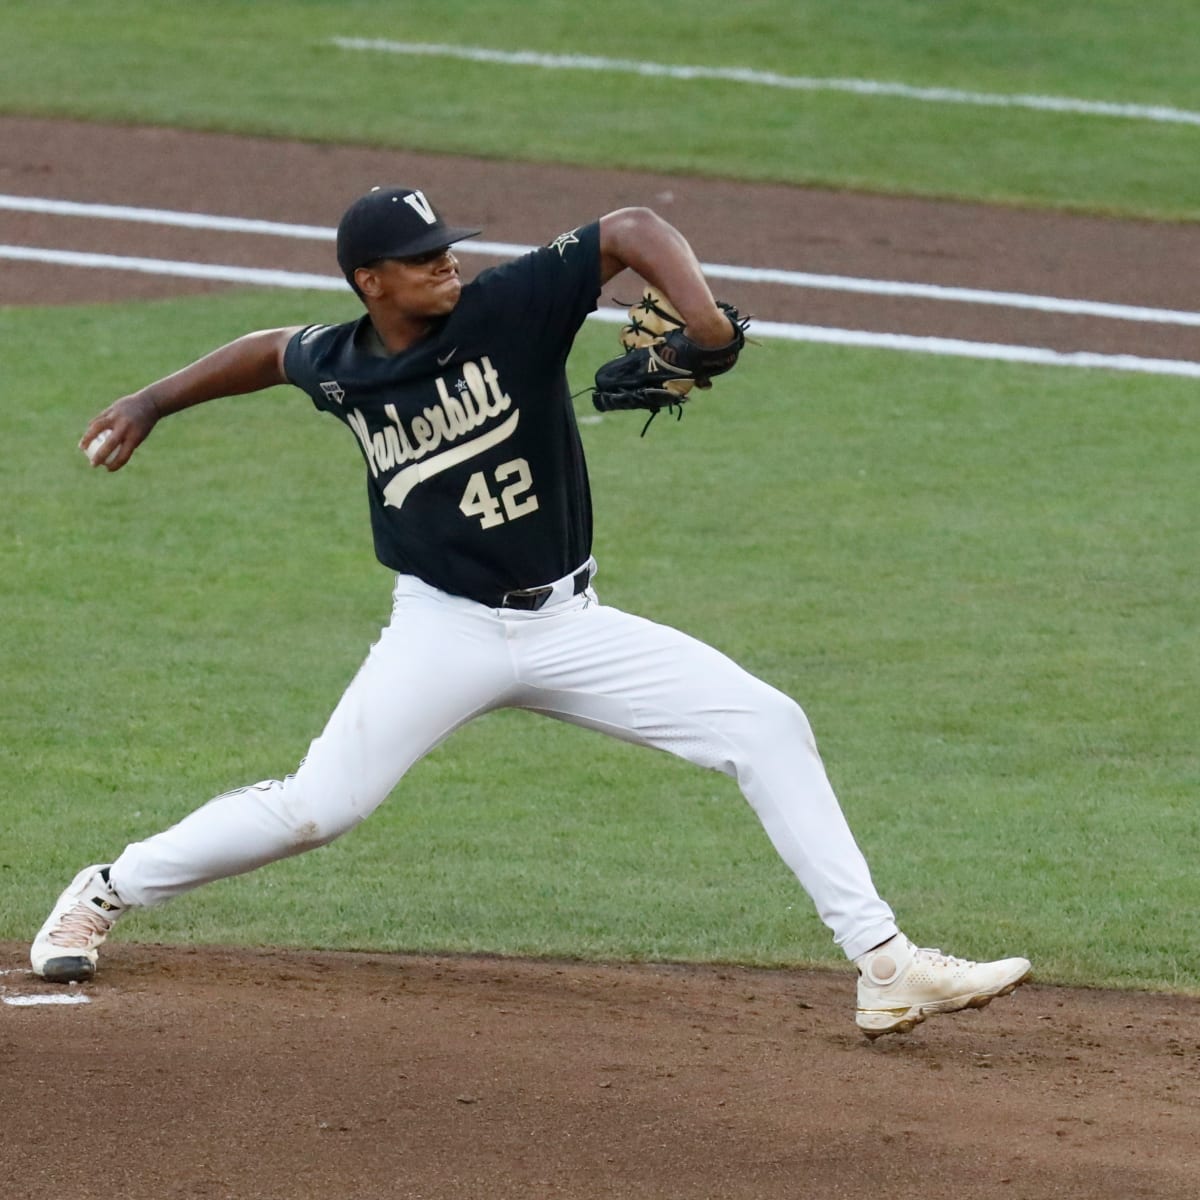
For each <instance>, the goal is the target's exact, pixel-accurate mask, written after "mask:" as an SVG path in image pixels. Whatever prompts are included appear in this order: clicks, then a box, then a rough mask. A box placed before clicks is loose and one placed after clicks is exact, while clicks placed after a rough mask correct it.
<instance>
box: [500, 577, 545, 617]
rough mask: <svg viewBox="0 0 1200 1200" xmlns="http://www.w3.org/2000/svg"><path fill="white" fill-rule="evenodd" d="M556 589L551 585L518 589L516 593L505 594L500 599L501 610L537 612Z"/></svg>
mask: <svg viewBox="0 0 1200 1200" xmlns="http://www.w3.org/2000/svg"><path fill="white" fill-rule="evenodd" d="M553 591H554V588H553V587H551V586H550V584H546V585H545V586H544V587H536V588H518V589H517V590H516V591H512V592H505V593H504V595H503V596H501V597H500V607H501V608H516V609H523V610H525V611H526V612H537V610H538V609H539V608H541V607H542V606H543V605H544V604H545V603H546V601H547V600H549V599H550V593H551V592H553Z"/></svg>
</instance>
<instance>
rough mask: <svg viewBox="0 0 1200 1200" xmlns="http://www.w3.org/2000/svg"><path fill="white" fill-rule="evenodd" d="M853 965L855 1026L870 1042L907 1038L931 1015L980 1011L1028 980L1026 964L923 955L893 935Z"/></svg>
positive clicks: (1018, 960)
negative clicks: (894, 1036)
mask: <svg viewBox="0 0 1200 1200" xmlns="http://www.w3.org/2000/svg"><path fill="white" fill-rule="evenodd" d="M856 961H857V964H858V969H859V972H860V974H859V978H858V1012H857V1014H856V1016H855V1021H856V1022H857V1024H858V1027H859V1029H861V1030H862V1031H863V1033H865V1034H866V1035H867V1037H869V1038H877V1037H882V1035H883V1034H885V1033H908V1032H909V1030H910V1029H912V1028H913V1026H915V1025H919V1024H920V1023H921V1022H922V1021H924V1020H925V1018H926V1017H928V1016H932V1015H933V1014H935V1013H950V1012H958V1011H959V1010H960V1009H964V1008H985V1007H986V1006H987V1005H988V1004H990V1003H991V1002H992V1001H993V1000H994V999H995V998H996V997H997V996H1007V995H1008V994H1009V992H1011V991H1013V989H1014V988H1017V987H1019V986H1020V985H1021V984H1023V983H1025V982H1026V981H1027V980H1028V979H1029V974H1030V966H1029V960H1028V959H1025V958H1002V959H1000V960H999V961H998V962H971V961H969V960H968V959H964V958H954V957H952V956H951V955H949V954H943V953H942V952H941V951H940V950H923V949H921V948H920V947H918V946H914V945H913V944H912V942H910V941H909V940H908V938H906V937H905V936H904V935H903V934H897V935H896V936H895V937H894V938H892V940H891V941H889V942H885V943H884V944H883V945H882V946H879V947H877V948H876V949H875V950H872V951H870V952H869V953H867V954H864V955H863V956H862V957H861V958H859V959H858V960H856Z"/></svg>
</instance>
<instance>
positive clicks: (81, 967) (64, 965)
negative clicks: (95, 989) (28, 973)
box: [35, 954, 96, 983]
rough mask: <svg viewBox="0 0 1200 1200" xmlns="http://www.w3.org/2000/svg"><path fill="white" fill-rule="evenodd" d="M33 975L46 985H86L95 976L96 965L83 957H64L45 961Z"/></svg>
mask: <svg viewBox="0 0 1200 1200" xmlns="http://www.w3.org/2000/svg"><path fill="white" fill-rule="evenodd" d="M35 974H37V975H40V976H41V977H42V978H43V979H44V980H46V982H47V983H86V982H87V981H88V980H89V979H91V978H92V977H93V976H94V975H95V974H96V964H95V963H94V962H92V961H91V959H89V958H84V957H83V955H74V954H72V955H64V956H63V957H62V958H51V959H47V960H46V963H45V965H44V966H43V967H42V969H41V970H40V971H37V972H35Z"/></svg>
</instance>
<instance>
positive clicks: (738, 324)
mask: <svg viewBox="0 0 1200 1200" xmlns="http://www.w3.org/2000/svg"><path fill="white" fill-rule="evenodd" d="M718 307H719V308H720V310H721V312H722V313H724V315H725V317H726V319H727V323H728V333H729V337H728V340H726V341H724V342H720V343H718V344H716V345H708V344H706V343H705V342H700V341H694V340H693V339H692V338H691V337H689V336H688V334H687V332H686V330H685V328H684V320H683V318H682V317H681V316H680V314H679V312H678V311H677V310H676V309H675V308H674V306H673V305H672V304H671V303H670V301H669V300H667V299H666V297H665V296H662V295H660V294H659V293H658V292H656V291H654V290H653V289H650V288H647V290H646V292H645V293H644V295H643V296H642V299H641V300H640V301H638V303H636V304H634V305H632V306H631V307H630V309H629V324H628V325H624V326H622V328H621V345H622V346H624V347H625V353H624V354H622V355H620V357H618V358H614V359H611V360H610V361H609V362H606V363H604V364H603V365H602V366H601V367H600V369H599V370H598V371H597V372H596V381H595V387H594V389H593V391H592V403H593V405H594V406H595V407H596V408H597V409H598V410H599V411H600V412H616V411H620V410H625V409H635V408H637V409H642V410H644V411H648V412H649V413H650V416H651V419H653V417H654V416H656V415H657V414H658V413H659V412H661V411H662V410H663V409H664V408H667V409H677V410H678V412H679V414H680V415H681V416H682V414H683V407H682V406H683V404H684V402H685V401H686V399H687V397H688V394H689V393H690V392H691V390H692V388H694V387H700V388H707V387H710V386H711V383H712V378H713V376H714V375H723V374H724V373H725V372H726V371H729V370H732V368H733V366H734V364H735V363H736V362H737V360H738V355H739V354H740V353H741V351H742V347H743V346H744V345H745V344H746V336H745V331H746V326H747V325H749V323H750V321H749V318H748V317H743V316H742V315H741V314H740V313H739V312H738V310H737V309H736V308H734V307H733V305H731V304H725V303H723V302H721V301H718ZM649 424H650V422H649V421H647V422H646V427H648V426H649ZM642 432H643V433H645V432H646V429H645V428H643V430H642Z"/></svg>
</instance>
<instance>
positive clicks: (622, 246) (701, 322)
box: [600, 208, 732, 346]
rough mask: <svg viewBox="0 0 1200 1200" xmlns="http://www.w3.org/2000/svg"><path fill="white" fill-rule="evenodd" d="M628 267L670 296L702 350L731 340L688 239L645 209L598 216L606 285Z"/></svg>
mask: <svg viewBox="0 0 1200 1200" xmlns="http://www.w3.org/2000/svg"><path fill="white" fill-rule="evenodd" d="M626 267H629V268H631V269H632V270H634V271H636V272H637V273H638V274H639V275H640V276H641V277H642V278H643V279H645V280H646V281H647V282H648V283H652V284H653V285H654V286H655V287H656V288H658V289H659V290H660V291H661V292H663V293H664V294H665V295H667V296H669V297H670V298H671V302H672V303H673V304H674V305H675V307H676V308H677V309H678V310H679V314H680V316H682V317H683V319H684V320H685V321H686V322H687V333H688V337H690V338H691V339H692V341H694V342H696V343H697V344H698V345H701V346H721V345H724V344H725V343H726V342H728V341H729V340H730V337H731V336H732V329H731V328H730V324H729V320H728V318H727V317H726V316H725V314H724V313H723V312H722V311H721V309H720V308H719V307H718V305H717V303H716V301H715V300H714V299H713V294H712V291H711V290H710V288H709V286H708V282H707V281H706V280H705V278H704V272H703V270H702V269H701V267H700V262H699V260H698V259H697V258H696V255H695V252H694V251H693V250H692V248H691V246H690V245H688V242H687V239H686V238H684V236H683V234H681V233H680V232H679V230H678V229H676V228H675V227H674V226H673V225H672V224H670V222H668V221H665V220H663V218H662V217H660V216H659V215H658V214H657V213H655V212H654V211H653V210H652V209H649V208H621V209H617V210H616V211H615V212H611V213H609V214H608V215H607V216H604V217H601V218H600V273H601V278H602V281H603V282H604V283H607V282H608V281H609V280H610V279H612V278H613V276H614V275H617V274H619V273H620V272H621V271H623V270H624V269H625V268H626Z"/></svg>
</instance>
